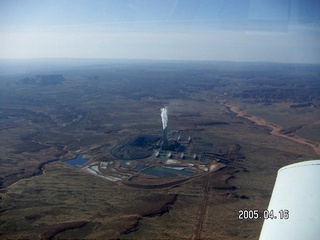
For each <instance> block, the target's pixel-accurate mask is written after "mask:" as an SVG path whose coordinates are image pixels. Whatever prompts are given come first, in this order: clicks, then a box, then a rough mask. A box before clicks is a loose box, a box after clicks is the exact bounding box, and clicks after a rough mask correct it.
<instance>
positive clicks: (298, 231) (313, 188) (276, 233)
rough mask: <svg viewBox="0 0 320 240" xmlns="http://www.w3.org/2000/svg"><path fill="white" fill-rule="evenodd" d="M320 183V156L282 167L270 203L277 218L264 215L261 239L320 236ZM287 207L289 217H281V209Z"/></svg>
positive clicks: (294, 239)
mask: <svg viewBox="0 0 320 240" xmlns="http://www.w3.org/2000/svg"><path fill="white" fill-rule="evenodd" d="M319 184H320V160H313V161H306V162H300V163H295V164H291V165H288V166H285V167H283V168H281V169H280V170H279V171H278V175H277V179H276V183H275V186H274V188H273V192H272V196H271V199H270V203H269V207H268V211H269V212H270V211H271V210H273V212H274V216H275V217H276V219H275V218H273V219H270V218H269V219H264V223H263V227H262V230H261V233H260V238H259V239H260V240H271V239H279V240H286V239H288V240H289V239H290V240H298V239H299V240H304V239H320V227H319V226H320V185H319ZM284 210H288V212H287V213H288V216H286V217H288V219H280V218H281V214H280V213H279V211H284ZM282 213H283V212H282ZM282 216H283V214H282Z"/></svg>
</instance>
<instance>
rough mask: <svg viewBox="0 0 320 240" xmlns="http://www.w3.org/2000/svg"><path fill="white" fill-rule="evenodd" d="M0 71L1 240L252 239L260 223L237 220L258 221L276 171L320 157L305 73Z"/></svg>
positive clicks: (169, 65)
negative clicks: (250, 214)
mask: <svg viewBox="0 0 320 240" xmlns="http://www.w3.org/2000/svg"><path fill="white" fill-rule="evenodd" d="M72 61H73V62H72ZM71 62H72V63H71ZM1 63H2V62H1ZM21 66H24V67H23V68H21ZM0 70H2V73H1V72H0V143H1V144H0V238H1V239H258V238H259V234H260V231H261V227H262V223H263V219H262V218H259V219H246V220H240V219H239V211H240V210H244V209H252V210H253V209H257V210H259V212H261V213H262V211H263V210H264V209H266V208H267V206H268V203H269V200H270V197H271V193H272V189H273V185H274V182H275V179H276V175H277V171H278V169H279V168H281V167H283V166H285V165H288V164H291V163H296V162H300V161H305V160H310V159H319V156H320V141H319V136H320V122H319V116H320V109H319V106H320V98H319V96H320V81H319V76H320V66H318V65H299V64H274V63H234V62H187V61H186V62H179V61H133V60H132V61H120V60H117V61H111V60H108V61H104V60H96V61H92V62H90V61H86V62H83V61H77V60H67V61H65V62H63V63H59V62H58V63H55V64H52V63H51V62H50V61H48V62H46V65H45V67H44V63H43V62H42V63H38V62H37V61H35V62H31V63H30V62H28V61H27V62H23V61H22V60H21V62H18V63H15V62H10V63H8V64H7V63H6V64H4V63H2V66H1V67H0ZM164 107H167V110H168V113H167V117H168V122H167V129H168V139H169V145H170V144H171V145H170V146H169V147H167V148H164V147H163V143H162V140H163V123H162V119H161V116H160V114H161V110H160V109H161V108H164ZM74 159H77V160H79V161H80V162H81V163H79V162H77V163H75V164H70V163H68V161H70V160H74ZM82 161H83V162H82Z"/></svg>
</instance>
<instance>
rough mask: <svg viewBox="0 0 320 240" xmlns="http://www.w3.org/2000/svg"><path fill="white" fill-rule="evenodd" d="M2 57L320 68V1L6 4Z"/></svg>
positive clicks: (2, 5)
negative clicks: (312, 65) (282, 64)
mask: <svg viewBox="0 0 320 240" xmlns="http://www.w3.org/2000/svg"><path fill="white" fill-rule="evenodd" d="M0 58H107V59H155V60H158V59H159V60H206V61H207V60H214V61H245V62H247V61H260V62H285V63H320V1H319V0H99V1H98V0H0Z"/></svg>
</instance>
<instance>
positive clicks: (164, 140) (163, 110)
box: [161, 107, 168, 149]
mask: <svg viewBox="0 0 320 240" xmlns="http://www.w3.org/2000/svg"><path fill="white" fill-rule="evenodd" d="M167 109H168V108H167V107H164V108H161V120H162V129H163V131H162V149H166V147H167V146H168V133H167V124H168V114H167Z"/></svg>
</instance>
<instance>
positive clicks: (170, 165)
mask: <svg viewBox="0 0 320 240" xmlns="http://www.w3.org/2000/svg"><path fill="white" fill-rule="evenodd" d="M161 121H162V129H161V134H154V133H153V134H147V133H146V134H139V135H136V136H131V137H128V138H127V139H125V140H123V141H121V142H119V143H118V144H117V145H116V146H115V147H113V148H112V149H111V151H110V154H111V155H112V156H113V158H114V159H112V160H108V161H100V162H92V163H91V164H85V165H83V166H85V167H84V168H83V169H85V170H86V171H87V172H89V173H92V174H95V175H97V176H99V177H103V178H105V179H107V180H109V181H114V182H120V183H122V184H124V185H126V186H131V187H136V188H146V189H149V188H165V187H172V186H175V185H179V184H182V183H184V182H186V181H188V180H190V179H192V178H196V177H199V176H202V175H205V174H207V173H208V172H213V171H217V170H219V169H220V168H223V167H225V166H226V164H234V163H233V162H231V161H230V156H231V155H232V156H231V157H234V156H235V155H236V156H237V158H238V159H241V158H242V157H243V156H241V154H240V153H239V152H238V150H239V149H238V150H236V151H233V153H231V151H230V150H228V149H227V150H225V151H224V149H225V148H227V147H225V146H223V147H217V146H216V147H215V148H216V149H217V151H218V152H216V153H214V152H211V153H210V152H208V151H207V152H204V151H201V149H200V148H199V147H196V146H194V144H197V143H194V142H193V141H192V138H191V136H188V135H187V136H184V135H183V133H181V132H180V131H178V130H169V129H168V108H167V107H164V108H161ZM233 148H234V147H233ZM191 149H198V150H199V151H198V152H194V151H191ZM234 149H237V148H234Z"/></svg>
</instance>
